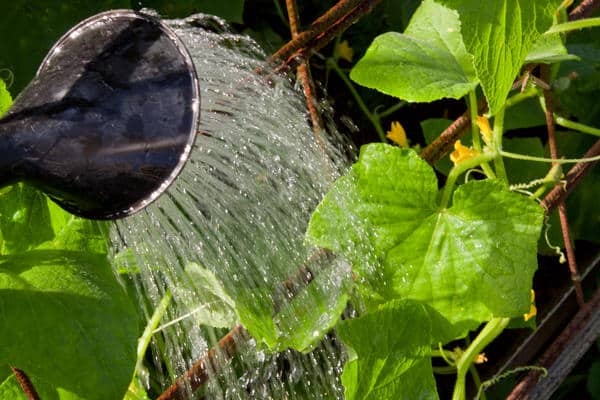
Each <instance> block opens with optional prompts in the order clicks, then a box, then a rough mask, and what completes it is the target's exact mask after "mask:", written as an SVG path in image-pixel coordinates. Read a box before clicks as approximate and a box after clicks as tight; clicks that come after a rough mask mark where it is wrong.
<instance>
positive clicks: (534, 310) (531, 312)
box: [523, 289, 537, 321]
mask: <svg viewBox="0 0 600 400" xmlns="http://www.w3.org/2000/svg"><path fill="white" fill-rule="evenodd" d="M536 315H537V308H536V307H535V292H534V291H533V289H531V307H530V308H529V312H528V313H527V314H523V319H524V320H525V321H529V320H530V319H531V318H533V317H535V316H536Z"/></svg>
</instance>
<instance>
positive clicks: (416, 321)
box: [337, 300, 453, 400]
mask: <svg viewBox="0 0 600 400" xmlns="http://www.w3.org/2000/svg"><path fill="white" fill-rule="evenodd" d="M337 332H338V334H339V336H340V338H341V339H342V341H343V342H344V344H345V345H346V346H349V347H350V348H351V349H352V351H351V354H352V356H353V357H352V356H351V358H350V360H349V361H348V362H347V363H346V365H345V366H344V372H343V374H342V382H343V384H344V388H345V395H346V396H345V397H346V399H347V400H362V399H365V400H366V399H369V400H398V399H407V400H409V399H437V398H438V396H437V390H436V386H435V380H434V379H433V371H432V369H431V358H430V353H431V345H433V344H436V343H438V342H446V341H448V340H450V339H452V336H453V332H452V329H451V327H450V326H449V324H448V323H447V322H446V321H444V319H443V318H440V317H439V315H437V314H436V312H435V311H434V310H432V309H430V308H429V307H427V306H424V305H423V304H419V303H418V302H415V301H411V300H394V301H391V302H388V303H385V304H384V305H382V306H381V307H379V308H378V309H377V310H376V311H375V312H373V313H370V314H367V315H364V316H362V317H360V318H356V319H351V320H346V321H343V322H342V323H340V324H339V325H338V328H337Z"/></svg>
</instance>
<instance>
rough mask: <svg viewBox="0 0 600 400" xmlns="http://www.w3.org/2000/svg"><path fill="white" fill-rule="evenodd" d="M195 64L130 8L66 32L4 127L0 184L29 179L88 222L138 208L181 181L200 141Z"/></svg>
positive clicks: (169, 35) (161, 28)
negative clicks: (183, 170) (179, 175)
mask: <svg viewBox="0 0 600 400" xmlns="http://www.w3.org/2000/svg"><path fill="white" fill-rule="evenodd" d="M198 115H199V90H198V82H197V77H196V71H195V68H194V64H193V62H192V59H191V57H190V56H189V54H188V52H187V50H186V49H185V47H184V45H183V44H182V42H181V41H180V40H179V39H178V37H177V36H176V35H175V34H174V33H173V31H172V30H171V29H170V28H169V27H167V26H166V25H165V24H163V23H162V22H161V21H160V20H158V19H157V18H153V17H151V16H147V15H145V14H141V13H137V12H134V11H129V10H115V11H109V12H104V13H101V14H98V15H95V16H93V17H91V18H88V19H87V20H85V21H83V22H81V23H79V24H78V25H77V26H75V27H74V28H72V29H71V30H70V31H68V32H67V33H66V34H65V35H64V36H63V37H62V38H61V39H60V40H59V41H58V42H57V43H56V44H55V45H54V46H53V47H52V49H51V50H50V52H49V53H48V55H47V56H46V58H45V59H44V60H43V62H42V64H41V66H40V68H39V70H38V72H37V74H36V76H35V77H34V78H33V80H32V81H31V82H30V83H29V85H28V86H27V87H26V88H25V89H24V90H23V91H22V93H21V94H20V95H19V96H18V98H17V99H16V100H15V102H14V104H13V106H12V108H11V109H10V110H9V112H8V113H7V114H6V115H5V116H4V118H2V119H1V120H0V154H2V157H1V159H2V161H1V162H0V185H2V186H5V185H8V184H11V183H14V182H18V181H23V182H27V183H28V184H31V185H33V186H35V187H36V188H38V189H40V190H42V191H43V192H45V193H46V194H47V195H48V196H49V197H50V198H52V199H53V200H54V201H55V202H56V203H58V204H59V205H60V206H61V207H63V208H64V209H65V210H67V211H69V212H71V213H73V214H76V215H79V216H82V217H86V218H92V219H116V218H121V217H125V216H128V215H131V214H133V213H135V212H136V211H139V210H140V209H142V208H144V207H145V206H147V205H148V204H150V203H151V202H152V201H154V200H155V199H156V198H157V197H158V196H160V194H162V193H163V192H164V191H165V190H166V189H167V187H169V185H170V184H171V183H172V182H173V180H174V179H175V178H176V177H177V175H178V174H179V172H180V171H181V169H182V168H183V165H184V164H185V162H186V161H187V159H188V156H189V153H190V151H191V149H192V146H193V143H194V139H195V137H196V131H197V122H198Z"/></svg>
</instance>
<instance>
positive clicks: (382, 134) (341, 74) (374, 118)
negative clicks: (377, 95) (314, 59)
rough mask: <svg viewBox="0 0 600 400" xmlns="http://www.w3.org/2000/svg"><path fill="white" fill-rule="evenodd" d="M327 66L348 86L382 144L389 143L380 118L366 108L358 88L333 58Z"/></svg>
mask: <svg viewBox="0 0 600 400" xmlns="http://www.w3.org/2000/svg"><path fill="white" fill-rule="evenodd" d="M327 65H329V66H330V67H331V69H332V70H334V71H335V73H336V74H338V76H339V77H340V79H341V80H342V81H343V82H344V83H345V84H346V86H347V87H348V90H349V91H350V93H351V94H352V97H354V100H355V101H356V104H358V107H360V109H361V110H362V112H363V113H364V114H365V116H366V117H367V118H368V119H369V121H371V123H372V124H373V127H374V128H375V131H377V134H378V135H379V139H380V140H381V141H382V142H384V143H387V138H386V137H385V132H384V131H383V128H382V127H381V122H380V121H379V117H378V116H377V115H375V114H373V113H372V112H371V111H370V110H369V108H368V107H367V106H366V104H365V102H364V101H363V99H362V97H360V94H358V92H357V91H356V88H355V87H354V85H353V84H352V82H351V81H350V79H348V77H347V76H346V74H345V73H344V71H342V70H341V69H340V67H339V66H338V65H337V63H336V62H335V60H334V59H332V58H328V59H327Z"/></svg>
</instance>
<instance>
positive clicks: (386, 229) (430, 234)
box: [307, 144, 543, 327]
mask: <svg viewBox="0 0 600 400" xmlns="http://www.w3.org/2000/svg"><path fill="white" fill-rule="evenodd" d="M542 214H543V210H542V209H541V208H540V207H539V206H538V205H537V204H536V203H535V202H533V201H531V200H529V199H527V198H525V197H524V196H521V195H519V194H516V193H512V192H509V191H508V190H506V189H504V188H503V186H502V184H500V183H498V182H494V181H491V180H487V181H473V182H469V183H467V184H465V185H462V186H460V187H459V188H458V189H457V191H456V193H455V194H454V200H453V204H452V206H451V207H449V208H447V209H444V208H441V207H440V205H439V203H438V201H437V180H436V178H435V174H434V172H433V170H432V169H431V167H429V166H428V165H427V164H426V163H425V162H424V161H422V160H421V159H420V158H419V157H418V156H417V154H416V153H415V152H413V151H411V150H401V149H398V148H395V147H391V146H388V145H384V144H372V145H368V146H365V147H363V149H362V151H361V154H360V158H359V161H358V162H357V163H356V164H355V165H354V166H353V167H352V169H351V171H350V172H349V173H348V174H347V175H346V176H344V177H343V178H342V179H341V180H339V181H338V182H337V183H336V184H334V186H333V188H332V189H331V190H330V192H329V193H328V194H327V195H326V196H325V199H324V200H323V202H322V203H321V205H320V206H319V207H318V208H317V210H316V211H315V213H314V214H313V217H312V219H311V222H310V224H309V228H308V233H307V235H308V238H309V240H311V241H312V242H313V243H314V244H316V245H319V246H322V247H326V248H330V249H332V250H334V251H336V252H339V253H340V254H343V255H344V256H346V257H347V258H348V260H351V262H352V264H353V267H354V268H355V272H356V273H357V274H358V275H359V276H360V277H361V278H362V279H365V280H366V281H367V282H368V285H365V287H364V288H362V291H363V294H365V296H366V300H367V301H368V302H374V303H378V302H381V301H388V300H391V299H396V298H411V299H415V300H420V301H423V302H424V303H426V304H428V305H430V306H432V307H433V308H435V309H436V310H437V311H438V312H439V313H440V314H442V315H443V316H444V317H445V318H446V319H447V320H448V321H450V322H452V323H454V324H459V325H460V324H467V325H464V326H470V327H474V326H476V325H477V324H479V323H480V322H482V321H487V320H489V319H490V318H492V316H505V317H514V316H519V315H522V314H523V313H525V312H527V311H528V310H529V297H530V293H529V289H530V288H531V279H532V276H533V272H534V271H535V269H536V268H537V260H536V243H537V238H538V236H539V232H540V227H541V222H542Z"/></svg>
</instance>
